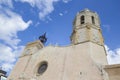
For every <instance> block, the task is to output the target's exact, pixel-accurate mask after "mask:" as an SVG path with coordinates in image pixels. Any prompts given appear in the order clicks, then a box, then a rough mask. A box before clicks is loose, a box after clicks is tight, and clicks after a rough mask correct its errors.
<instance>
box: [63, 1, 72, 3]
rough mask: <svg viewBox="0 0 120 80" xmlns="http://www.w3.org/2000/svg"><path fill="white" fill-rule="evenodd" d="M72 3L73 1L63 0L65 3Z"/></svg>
mask: <svg viewBox="0 0 120 80" xmlns="http://www.w3.org/2000/svg"><path fill="white" fill-rule="evenodd" d="M70 1H72V0H63V2H64V3H68V2H70Z"/></svg>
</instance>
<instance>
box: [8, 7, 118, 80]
mask: <svg viewBox="0 0 120 80" xmlns="http://www.w3.org/2000/svg"><path fill="white" fill-rule="evenodd" d="M82 16H84V17H82ZM81 17H82V18H81ZM71 42H72V43H71V44H70V45H69V46H64V47H59V46H47V47H44V46H43V44H42V43H41V42H40V41H35V42H32V43H29V44H28V45H27V46H26V48H25V49H24V51H23V53H22V55H21V56H20V57H19V60H18V62H17V63H16V65H15V67H14V69H13V70H12V72H11V74H10V75H9V77H8V80H119V79H120V77H119V74H120V69H119V68H120V67H119V65H116V66H114V65H112V66H111V65H108V63H107V59H106V51H105V48H104V41H103V37H102V33H101V29H100V21H99V17H98V15H97V14H96V13H95V12H92V11H90V10H88V9H85V10H83V11H81V12H79V13H78V14H77V15H76V17H75V20H74V22H73V32H72V35H71ZM117 70H118V71H117ZM111 72H112V73H111ZM116 74H117V75H116Z"/></svg>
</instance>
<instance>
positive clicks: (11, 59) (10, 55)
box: [0, 44, 24, 71]
mask: <svg viewBox="0 0 120 80" xmlns="http://www.w3.org/2000/svg"><path fill="white" fill-rule="evenodd" d="M23 48H24V47H23V46H18V48H17V49H15V50H14V49H12V48H11V47H9V46H7V45H5V44H0V64H1V66H2V67H3V69H4V70H7V71H9V70H11V69H12V67H13V65H14V63H15V61H16V60H17V58H18V55H19V53H20V52H21V51H22V50H23Z"/></svg>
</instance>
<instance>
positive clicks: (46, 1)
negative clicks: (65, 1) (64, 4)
mask: <svg viewBox="0 0 120 80" xmlns="http://www.w3.org/2000/svg"><path fill="white" fill-rule="evenodd" d="M16 1H21V2H27V3H29V4H30V5H31V6H32V7H37V8H38V9H39V17H40V19H41V20H44V18H45V17H46V16H47V15H48V14H50V13H51V12H52V11H53V10H54V5H53V4H54V3H55V2H58V1H59V0H16Z"/></svg>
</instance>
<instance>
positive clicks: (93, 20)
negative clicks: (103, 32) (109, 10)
mask: <svg viewBox="0 0 120 80" xmlns="http://www.w3.org/2000/svg"><path fill="white" fill-rule="evenodd" d="M91 19H92V24H95V18H94V17H93V16H92V17H91Z"/></svg>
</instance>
